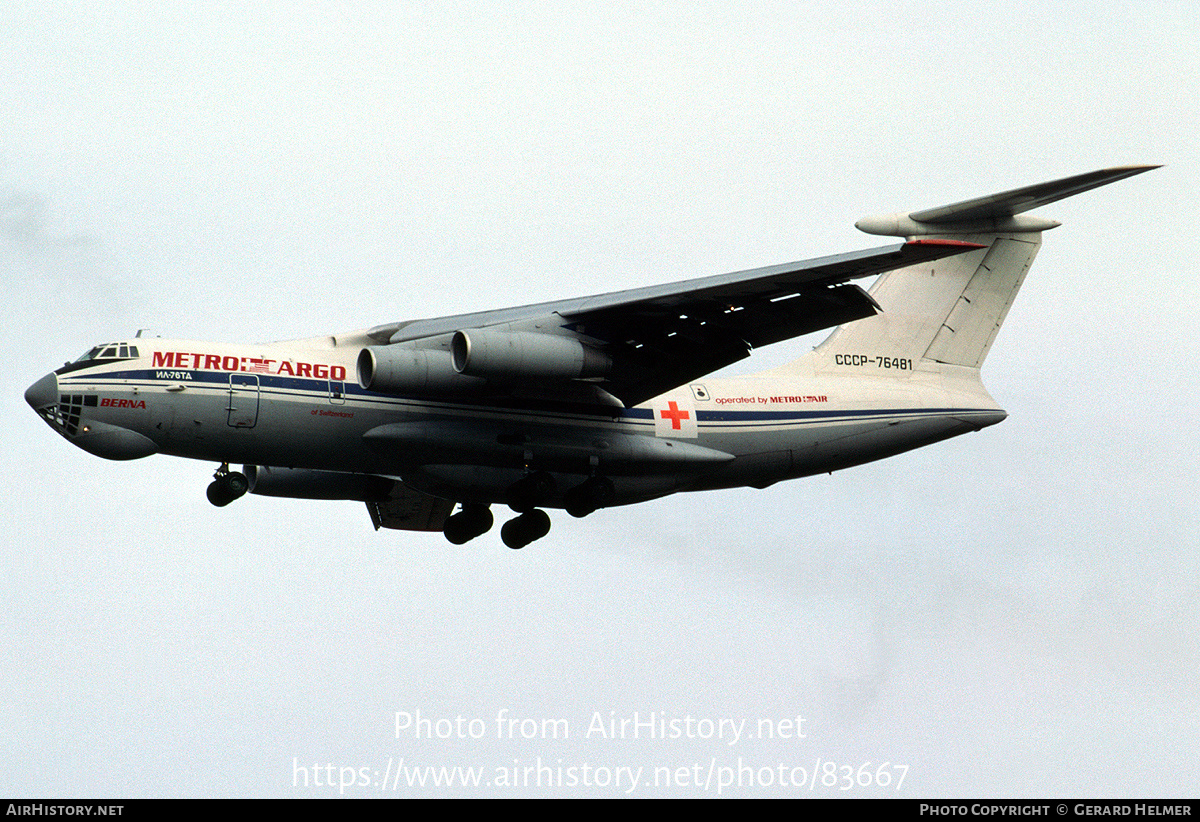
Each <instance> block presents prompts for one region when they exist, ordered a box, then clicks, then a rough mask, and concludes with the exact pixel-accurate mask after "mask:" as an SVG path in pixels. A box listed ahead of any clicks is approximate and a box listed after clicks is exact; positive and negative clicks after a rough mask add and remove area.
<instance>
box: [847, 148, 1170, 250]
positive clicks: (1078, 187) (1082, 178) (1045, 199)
mask: <svg viewBox="0 0 1200 822" xmlns="http://www.w3.org/2000/svg"><path fill="white" fill-rule="evenodd" d="M1158 167H1159V166H1156V165H1152V166H1121V167H1118V168H1106V169H1101V170H1100V171H1091V172H1088V173H1087V174H1077V175H1075V176H1074V177H1065V178H1063V179H1061V180H1053V181H1051V182H1048V183H1038V184H1037V185H1032V186H1025V187H1024V188H1016V189H1013V190H1012V191H1004V192H1001V193H999V194H991V195H988V196H986V197H977V198H975V199H973V200H964V201H962V202H960V203H954V204H953V205H947V206H940V207H938V208H929V209H925V210H924V211H913V212H910V213H907V214H903V213H901V214H877V215H872V216H870V217H864V218H862V219H861V220H859V221H858V222H857V223H855V226H856V227H857V228H858V229H859V230H860V231H865V232H866V233H868V234H883V235H886V236H896V237H914V236H920V235H923V234H946V233H970V232H980V231H1001V232H1031V231H1045V230H1046V229H1049V228H1054V227H1055V226H1057V225H1059V223H1057V222H1055V221H1054V220H1046V219H1042V218H1033V217H1018V216H1017V215H1018V214H1022V213H1024V212H1026V211H1029V210H1031V209H1034V208H1037V207H1039V206H1044V205H1046V204H1047V203H1053V202H1055V201H1056V200H1062V199H1064V198H1066V197H1070V196H1072V195H1075V194H1079V193H1081V192H1084V191H1088V190H1089V189H1093V188H1098V187H1100V186H1103V185H1108V184H1109V183H1113V182H1116V181H1117V180H1123V179H1125V178H1126V177H1132V176H1134V175H1135V174H1141V173H1143V172H1145V171H1150V170H1151V169H1155V168H1158Z"/></svg>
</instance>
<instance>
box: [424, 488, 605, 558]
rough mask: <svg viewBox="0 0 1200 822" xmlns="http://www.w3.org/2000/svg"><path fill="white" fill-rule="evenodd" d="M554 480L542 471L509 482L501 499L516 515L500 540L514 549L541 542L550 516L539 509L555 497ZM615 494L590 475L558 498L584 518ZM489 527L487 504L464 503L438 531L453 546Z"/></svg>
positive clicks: (546, 530)
mask: <svg viewBox="0 0 1200 822" xmlns="http://www.w3.org/2000/svg"><path fill="white" fill-rule="evenodd" d="M555 490H556V489H555V483H554V478H553V477H552V476H551V475H550V474H549V473H547V472H545V471H535V472H531V473H529V474H527V475H525V476H524V477H523V478H521V479H520V480H518V481H517V482H515V483H513V484H512V485H511V486H510V487H509V488H508V490H507V491H506V492H505V495H504V500H505V502H507V503H508V507H509V508H511V509H512V510H513V511H515V512H516V513H517V514H518V516H516V517H514V518H513V519H510V520H509V521H508V522H506V523H504V525H503V526H501V528H500V539H501V540H502V541H503V542H504V544H505V545H507V546H508V547H509V548H512V549H514V550H517V549H520V548H524V547H525V546H526V545H528V544H530V543H531V542H534V541H536V540H539V539H541V538H542V537H544V536H546V534H548V533H550V515H549V514H547V513H546V512H545V511H543V510H542V508H541V507H540V506H543V505H545V504H546V503H548V502H550V501H551V500H552V499H553V498H554V496H555ZM615 498H616V491H615V489H614V488H613V483H612V480H610V479H608V478H607V477H603V476H592V477H589V478H588V479H586V480H584V481H583V482H582V483H580V484H579V485H576V486H575V487H574V488H571V489H569V490H568V491H567V492H566V493H564V494H563V495H562V503H563V508H565V509H566V511H567V513H568V514H570V515H571V516H573V517H586V516H587V515H588V514H591V513H593V512H594V511H596V510H597V509H600V508H605V507H607V506H609V505H611V504H612V503H613V500H614V499H615ZM492 524H493V517H492V513H491V511H490V510H489V509H488V506H487V505H483V504H470V503H464V504H463V506H462V509H461V510H460V511H459V512H458V513H456V514H452V515H451V516H449V517H448V518H447V519H446V522H445V525H443V527H442V532H443V534H445V536H446V539H447V540H449V541H450V542H452V543H453V544H455V545H462V544H464V543H466V542H469V541H471V540H473V539H475V538H476V537H478V536H480V535H482V534H484V533H486V532H487V531H488V530H489V529H490V528H491V527H492Z"/></svg>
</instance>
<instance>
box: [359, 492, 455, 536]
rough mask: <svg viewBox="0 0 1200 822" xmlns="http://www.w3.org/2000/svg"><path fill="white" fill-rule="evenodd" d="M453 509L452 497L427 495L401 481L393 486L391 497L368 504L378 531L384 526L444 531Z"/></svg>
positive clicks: (401, 529) (368, 509)
mask: <svg viewBox="0 0 1200 822" xmlns="http://www.w3.org/2000/svg"><path fill="white" fill-rule="evenodd" d="M453 511H454V503H453V502H451V501H450V500H445V499H441V498H440V497H434V496H430V495H429V494H423V493H421V492H420V491H416V490H414V489H412V488H409V487H408V486H407V485H405V484H404V483H403V482H400V481H397V482H396V484H395V485H394V486H392V492H391V494H389V495H388V498H387V499H385V500H382V501H379V502H368V503H367V512H368V513H370V515H371V523H372V524H373V525H374V526H375V530H376V531H378V530H379V529H380V528H393V529H396V530H399V531H440V530H442V525H444V524H445V522H446V517H448V516H450V514H451V512H453Z"/></svg>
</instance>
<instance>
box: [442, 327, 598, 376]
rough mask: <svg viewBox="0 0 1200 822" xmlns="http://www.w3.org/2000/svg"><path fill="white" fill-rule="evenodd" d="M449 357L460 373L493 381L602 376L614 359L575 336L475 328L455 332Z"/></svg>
mask: <svg viewBox="0 0 1200 822" xmlns="http://www.w3.org/2000/svg"><path fill="white" fill-rule="evenodd" d="M450 356H451V360H452V362H453V364H454V370H455V371H456V372H458V373H459V374H463V375H467V376H472V377H484V378H486V379H490V380H521V379H562V380H573V379H579V378H588V377H603V376H605V375H606V374H607V373H608V372H609V370H610V369H611V368H612V358H611V357H610V356H608V355H607V354H605V353H604V352H602V351H597V350H596V349H594V348H590V347H588V346H586V345H584V344H583V343H581V342H579V340H576V339H574V338H573V337H562V336H557V335H553V334H537V333H532V332H528V331H516V332H504V331H493V330H490V329H480V328H474V329H470V330H468V331H456V332H455V333H454V337H453V339H451V341H450Z"/></svg>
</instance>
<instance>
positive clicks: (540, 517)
mask: <svg viewBox="0 0 1200 822" xmlns="http://www.w3.org/2000/svg"><path fill="white" fill-rule="evenodd" d="M548 533H550V515H549V514H547V513H546V512H545V511H543V510H541V509H540V508H535V509H533V510H532V511H527V512H525V513H524V514H521V516H519V517H516V518H514V519H510V520H509V521H508V522H506V523H504V525H503V527H501V528H500V539H502V540H504V544H505V545H507V546H508V547H509V548H512V549H513V550H517V549H519V548H524V547H525V546H526V545H528V544H529V543H531V542H533V541H534V540H538V539H541V538H542V537H544V536H546V534H548Z"/></svg>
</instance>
